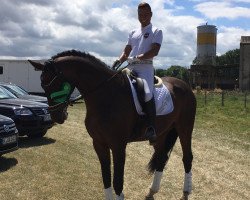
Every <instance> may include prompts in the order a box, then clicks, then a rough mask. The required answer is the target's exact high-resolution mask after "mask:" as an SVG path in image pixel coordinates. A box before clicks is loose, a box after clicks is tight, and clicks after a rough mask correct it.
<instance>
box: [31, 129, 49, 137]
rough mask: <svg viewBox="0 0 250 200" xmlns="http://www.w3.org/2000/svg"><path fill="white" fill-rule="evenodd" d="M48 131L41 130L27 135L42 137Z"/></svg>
mask: <svg viewBox="0 0 250 200" xmlns="http://www.w3.org/2000/svg"><path fill="white" fill-rule="evenodd" d="M46 133H47V130H45V131H39V132H37V133H32V134H28V135H27V136H28V137H29V138H42V137H43V136H45V134H46Z"/></svg>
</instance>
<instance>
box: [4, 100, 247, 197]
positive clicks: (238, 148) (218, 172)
mask: <svg viewBox="0 0 250 200" xmlns="http://www.w3.org/2000/svg"><path fill="white" fill-rule="evenodd" d="M217 98H219V96H218V97H217V96H216V95H215V96H214V97H213V98H208V102H207V105H204V101H203V99H202V97H201V96H200V97H199V96H198V98H197V99H198V109H197V116H196V122H195V127H194V133H193V154H194V161H193V194H192V195H191V196H190V200H196V199H203V200H224V199H225V200H235V199H241V200H248V199H249V196H250V182H249V177H250V171H249V166H250V157H249V147H250V126H249V122H250V120H249V119H250V118H249V106H250V104H249V103H248V108H247V109H245V108H244V106H242V105H241V103H239V102H234V101H237V100H236V99H234V98H230V99H231V100H230V101H232V102H231V103H230V101H228V100H225V106H224V107H221V105H220V101H218V100H217ZM226 99H227V98H226ZM85 112H86V109H85V105H84V103H80V104H76V105H74V106H73V107H70V108H69V119H68V120H67V121H66V122H65V123H64V124H63V125H56V126H54V127H53V128H52V129H50V130H49V131H48V133H47V134H46V137H44V138H43V139H40V140H39V139H38V140H30V139H28V138H26V137H24V138H21V139H20V148H19V149H18V150H17V151H15V152H12V153H9V154H6V155H4V156H2V157H1V158H0V178H1V182H0V199H1V200H17V199H18V200H76V199H77V200H103V199H104V196H103V185H102V180H101V174H100V165H99V161H98V158H97V156H96V154H95V152H94V149H93V147H92V139H91V138H90V137H89V135H88V133H87V132H86V129H85V126H84V117H85V114H86V113H85ZM152 152H153V149H152V147H150V146H149V145H148V142H141V143H131V144H129V145H128V147H127V156H126V165H125V182H124V194H125V197H126V200H140V199H144V196H145V195H146V194H147V192H148V188H149V186H150V184H151V181H152V177H151V176H150V175H149V174H148V172H147V171H146V165H147V163H148V161H149V160H150V157H151V154H152ZM183 175H184V170H183V165H182V152H181V147H180V144H179V141H178V142H177V143H176V146H175V148H174V150H173V152H172V155H171V157H170V160H169V163H168V165H167V167H166V169H165V171H164V176H163V180H162V185H161V190H160V192H159V193H158V194H157V195H155V198H156V199H157V200H166V199H169V200H177V199H179V198H180V196H181V194H182V184H183Z"/></svg>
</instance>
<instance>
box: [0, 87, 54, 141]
mask: <svg viewBox="0 0 250 200" xmlns="http://www.w3.org/2000/svg"><path fill="white" fill-rule="evenodd" d="M0 114H2V115H5V116H8V117H10V118H11V119H12V120H13V121H14V122H15V124H16V127H17V129H18V132H19V135H21V136H23V135H27V136H28V137H43V136H44V135H45V134H46V132H47V130H48V129H49V128H51V127H52V126H53V122H52V120H51V117H50V114H49V112H48V105H47V104H44V103H39V102H35V101H29V100H24V99H19V98H17V97H16V96H15V95H13V94H12V93H10V92H9V91H8V90H6V89H5V88H4V87H1V86H0Z"/></svg>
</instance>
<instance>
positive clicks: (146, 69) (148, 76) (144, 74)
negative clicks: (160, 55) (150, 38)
mask: <svg viewBox="0 0 250 200" xmlns="http://www.w3.org/2000/svg"><path fill="white" fill-rule="evenodd" d="M128 69H130V70H133V71H135V72H136V73H137V75H138V77H140V78H141V79H142V80H143V82H144V91H145V102H148V101H149V100H151V99H152V97H153V90H154V68H153V65H152V64H135V65H129V66H128Z"/></svg>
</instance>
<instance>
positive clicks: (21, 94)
mask: <svg viewBox="0 0 250 200" xmlns="http://www.w3.org/2000/svg"><path fill="white" fill-rule="evenodd" d="M0 86H2V87H4V88H5V89H7V90H8V91H9V92H11V93H12V94H14V95H15V96H16V97H18V98H20V99H25V100H31V101H36V102H41V103H46V104H48V100H47V98H46V97H43V96H38V95H32V94H29V93H28V92H27V91H26V90H24V89H23V88H22V87H20V86H18V85H15V84H13V83H2V82H0Z"/></svg>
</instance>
